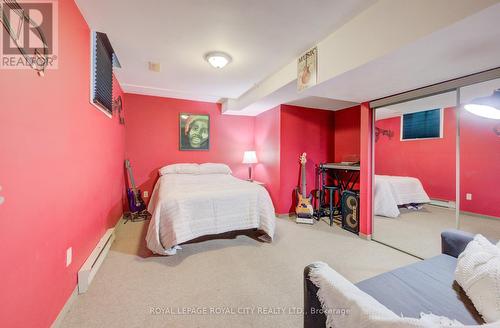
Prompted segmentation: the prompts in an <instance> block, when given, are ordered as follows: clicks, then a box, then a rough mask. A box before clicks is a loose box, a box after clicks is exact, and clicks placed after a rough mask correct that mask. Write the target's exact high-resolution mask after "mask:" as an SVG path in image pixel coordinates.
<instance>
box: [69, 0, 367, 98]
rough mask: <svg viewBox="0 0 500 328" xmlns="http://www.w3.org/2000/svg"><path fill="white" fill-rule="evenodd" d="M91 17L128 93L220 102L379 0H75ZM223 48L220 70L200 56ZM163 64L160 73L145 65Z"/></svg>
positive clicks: (240, 90) (238, 94)
mask: <svg viewBox="0 0 500 328" xmlns="http://www.w3.org/2000/svg"><path fill="white" fill-rule="evenodd" d="M76 2H77V4H78V7H79V8H80V10H81V12H82V14H83V15H84V17H85V19H86V21H87V23H88V24H89V25H90V27H91V28H92V29H94V30H97V31H100V32H105V33H107V34H108V37H109V38H110V40H111V43H112V45H113V47H114V49H115V51H116V52H117V55H118V58H119V59H120V62H121V64H122V68H121V69H118V70H116V74H117V77H118V80H119V81H120V84H121V85H122V87H123V89H124V90H125V91H126V92H133V93H141V94H148V95H156V96H164V97H175V98H185V99H193V100H203V101H218V100H220V99H222V98H238V97H239V96H241V95H242V94H243V93H245V92H246V91H247V90H249V89H250V88H252V87H253V86H254V85H255V84H256V83H258V82H259V81H261V80H263V79H264V78H265V77H267V76H269V75H270V74H272V73H274V72H276V71H277V70H279V69H280V68H281V67H282V66H283V65H285V64H287V63H289V62H290V61H291V60H293V59H294V58H296V57H297V56H299V55H300V54H301V53H302V52H303V51H305V50H307V49H308V48H309V47H311V46H313V45H315V44H316V42H317V41H319V40H321V39H322V38H324V37H325V36H327V35H328V34H330V33H331V32H332V31H334V30H335V29H337V28H338V27H340V26H341V25H342V24H344V23H345V22H347V21H348V20H349V19H351V18H352V17H354V16H355V15H356V14H358V13H359V12H361V11H362V10H363V9H365V8H367V7H368V6H369V5H370V4H372V3H373V2H374V0H349V1H331V0H294V1H289V0H260V1H257V0H254V1H248V0H210V1H209V0H199V1H195V0H183V1H179V0H176V1H174V0H145V1H136V0H135V1H132V0H106V1H102V0H76ZM209 51H225V52H227V53H229V54H230V55H231V56H232V57H233V61H232V63H231V64H230V65H228V66H227V67H226V68H224V69H222V70H217V69H214V68H212V67H210V66H209V65H208V63H206V62H205V61H204V59H203V57H204V54H206V53H207V52H209ZM149 61H154V62H159V63H161V72H160V73H154V72H150V71H148V69H147V66H148V62H149Z"/></svg>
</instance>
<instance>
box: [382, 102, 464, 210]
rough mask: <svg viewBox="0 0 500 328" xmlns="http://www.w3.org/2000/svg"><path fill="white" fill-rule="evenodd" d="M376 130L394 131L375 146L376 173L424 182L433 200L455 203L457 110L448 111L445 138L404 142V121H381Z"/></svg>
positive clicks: (394, 118)
mask: <svg viewBox="0 0 500 328" xmlns="http://www.w3.org/2000/svg"><path fill="white" fill-rule="evenodd" d="M375 125H376V127H379V128H381V129H389V130H391V131H394V137H392V138H391V139H389V138H388V137H387V136H382V135H381V136H380V137H379V139H378V141H377V142H376V144H375V173H376V174H383V175H400V176H410V177H416V178H418V179H420V181H421V182H422V184H423V186H424V189H425V190H426V192H427V193H428V194H429V197H431V198H434V199H442V200H455V149H456V145H455V142H456V138H455V133H456V123H455V110H454V109H445V112H444V133H443V138H442V139H429V140H407V141H401V140H400V135H401V131H400V127H401V118H400V117H393V118H389V119H384V120H378V121H377V122H376V124H375Z"/></svg>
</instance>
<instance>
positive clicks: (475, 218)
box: [459, 79, 500, 240]
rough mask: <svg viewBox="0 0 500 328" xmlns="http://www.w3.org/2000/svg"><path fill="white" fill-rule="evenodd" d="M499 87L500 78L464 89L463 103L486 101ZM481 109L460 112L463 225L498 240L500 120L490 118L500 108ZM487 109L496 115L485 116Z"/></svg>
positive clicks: (461, 225) (499, 233) (461, 94)
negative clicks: (478, 110)
mask: <svg viewBox="0 0 500 328" xmlns="http://www.w3.org/2000/svg"><path fill="white" fill-rule="evenodd" d="M498 89H500V79H497V80H491V81H487V82H483V83H478V84H474V85H470V86H467V87H464V88H461V89H460V103H461V104H462V105H463V107H464V108H467V105H468V104H471V103H472V104H474V103H475V102H477V101H478V100H479V101H480V102H481V101H484V100H485V97H488V98H489V97H490V96H491V95H492V94H493V93H494V91H495V90H498ZM488 98H486V100H488ZM492 100H493V101H492V102H490V103H489V104H491V105H494V104H495V99H492ZM497 101H498V100H497ZM499 104H500V102H499ZM497 106H498V105H497ZM492 107H493V106H492ZM480 111H481V112H479V113H477V112H474V111H472V112H470V111H468V110H462V111H461V115H460V196H461V197H460V217H459V227H460V229H461V230H465V231H469V232H472V233H480V234H482V235H484V236H486V237H488V238H492V239H496V240H498V239H500V119H492V118H488V117H495V111H498V113H500V109H495V108H494V107H493V108H492V109H489V110H488V109H484V108H483V109H480ZM484 112H486V114H488V113H490V114H491V113H493V115H483V114H484ZM477 114H480V115H477ZM496 115H498V114H496ZM499 118H500V117H499Z"/></svg>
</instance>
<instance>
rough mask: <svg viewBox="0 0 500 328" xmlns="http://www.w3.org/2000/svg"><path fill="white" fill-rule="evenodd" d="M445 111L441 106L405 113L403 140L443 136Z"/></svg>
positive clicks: (402, 127)
mask: <svg viewBox="0 0 500 328" xmlns="http://www.w3.org/2000/svg"><path fill="white" fill-rule="evenodd" d="M442 116H443V111H442V109H440V108H437V109H431V110H426V111H422V112H416V113H409V114H403V116H402V118H401V140H412V139H429V138H441V137H442V136H443V132H442V130H443V124H442Z"/></svg>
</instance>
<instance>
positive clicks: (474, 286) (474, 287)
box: [455, 235, 500, 323]
mask: <svg viewBox="0 0 500 328" xmlns="http://www.w3.org/2000/svg"><path fill="white" fill-rule="evenodd" d="M455 280H456V281H457V282H458V284H459V285H460V286H461V287H462V289H463V290H464V291H465V293H466V294H467V296H468V297H469V298H470V300H471V301H472V303H473V304H474V307H475V308H476V310H477V312H479V314H481V316H482V317H483V319H484V321H486V322H487V323H491V322H495V321H497V320H500V249H499V248H498V247H496V246H495V245H494V244H492V243H490V242H489V240H488V239H486V238H485V237H483V236H482V235H476V236H475V237H474V240H472V241H471V242H470V243H469V244H468V245H467V247H466V248H465V250H464V251H463V252H462V253H461V254H460V255H459V256H458V261H457V268H456V270H455Z"/></svg>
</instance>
